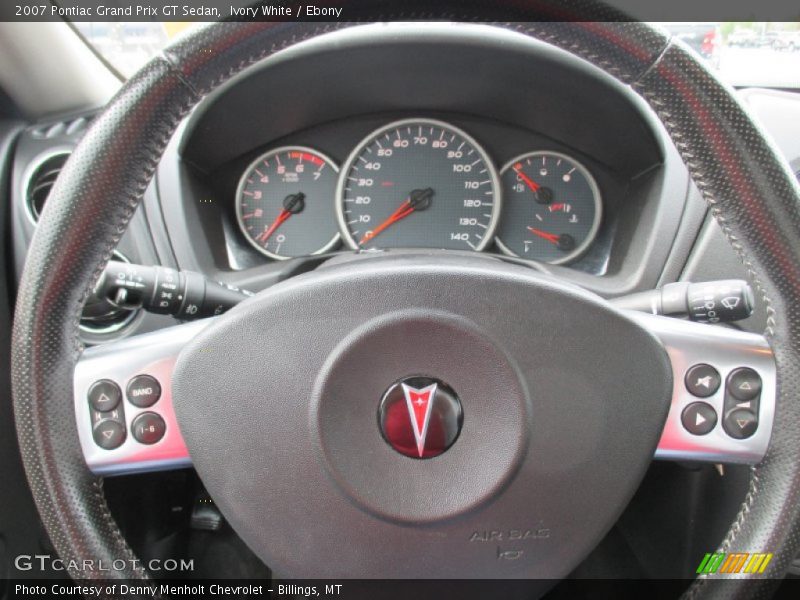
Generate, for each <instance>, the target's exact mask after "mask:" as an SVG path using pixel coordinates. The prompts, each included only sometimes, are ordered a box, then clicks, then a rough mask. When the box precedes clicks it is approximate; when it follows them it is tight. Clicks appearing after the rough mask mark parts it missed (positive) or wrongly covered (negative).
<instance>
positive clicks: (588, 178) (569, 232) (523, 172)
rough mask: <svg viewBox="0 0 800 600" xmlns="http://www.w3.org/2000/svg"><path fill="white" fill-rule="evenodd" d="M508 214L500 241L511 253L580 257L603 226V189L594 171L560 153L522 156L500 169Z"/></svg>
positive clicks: (550, 259)
mask: <svg viewBox="0 0 800 600" xmlns="http://www.w3.org/2000/svg"><path fill="white" fill-rule="evenodd" d="M500 182H501V185H502V186H503V198H504V202H503V214H502V215H501V217H500V224H499V226H498V228H497V238H496V241H497V245H498V246H499V247H500V249H501V250H502V251H503V252H505V253H506V254H508V255H510V256H519V257H522V258H530V259H532V260H538V261H541V262H547V263H550V264H561V263H566V262H569V261H571V260H575V259H576V258H578V257H579V256H580V255H581V254H583V253H584V252H585V251H586V249H587V248H588V247H589V246H590V245H591V243H592V242H593V241H594V238H595V236H596V235H597V230H598V229H599V227H600V218H601V215H602V202H601V199H600V190H599V188H598V187H597V183H596V182H595V180H594V178H593V177H592V175H591V173H589V171H588V170H587V169H586V167H584V166H583V165H582V164H580V163H579V162H578V161H577V160H575V159H574V158H571V157H569V156H567V155H565V154H560V153H558V152H531V153H529V154H524V155H522V156H518V157H517V158H515V159H514V160H512V161H511V162H509V163H508V164H507V165H506V166H505V167H503V169H502V170H501V172H500Z"/></svg>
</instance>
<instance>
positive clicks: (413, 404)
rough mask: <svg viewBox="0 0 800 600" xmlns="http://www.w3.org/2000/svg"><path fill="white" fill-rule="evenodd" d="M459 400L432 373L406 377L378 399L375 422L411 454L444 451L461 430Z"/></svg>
mask: <svg viewBox="0 0 800 600" xmlns="http://www.w3.org/2000/svg"><path fill="white" fill-rule="evenodd" d="M462 421H463V413H462V409H461V401H460V400H459V399H458V396H457V395H456V393H455V392H454V391H453V389H452V388H451V387H450V386H448V385H447V384H445V383H444V382H442V381H439V380H438V379H433V378H431V377H406V378H404V379H402V380H400V381H398V382H395V383H393V384H392V385H391V386H390V387H389V389H388V390H386V393H385V394H384V395H383V398H382V400H381V404H380V408H379V409H378V424H379V425H380V429H381V434H382V435H383V438H384V439H385V440H386V442H387V443H388V444H389V445H390V446H391V447H392V448H394V449H395V450H396V451H397V452H399V453H400V454H403V455H405V456H410V457H411V458H433V457H434V456H439V455H440V454H442V453H443V452H445V451H446V450H447V449H448V448H450V446H452V445H453V442H455V441H456V438H458V434H459V433H460V432H461V424H462Z"/></svg>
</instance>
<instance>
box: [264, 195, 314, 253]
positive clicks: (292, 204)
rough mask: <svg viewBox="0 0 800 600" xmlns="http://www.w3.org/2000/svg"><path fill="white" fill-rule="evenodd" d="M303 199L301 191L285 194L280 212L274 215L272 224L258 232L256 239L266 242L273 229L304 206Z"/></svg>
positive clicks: (304, 196) (304, 197) (273, 231)
mask: <svg viewBox="0 0 800 600" xmlns="http://www.w3.org/2000/svg"><path fill="white" fill-rule="evenodd" d="M305 199H306V195H305V194H304V193H303V192H297V193H296V194H290V195H288V196H286V198H284V200H283V209H281V212H279V213H278V216H277V217H275V220H274V221H273V222H272V225H270V226H269V227H267V228H266V229H265V230H264V231H263V232H262V233H261V234H259V236H258V237H257V238H256V240H258V241H259V242H261V243H262V244H264V243H266V241H267V240H268V239H269V236H271V235H272V234H273V233H275V230H276V229H278V227H280V226H281V225H283V224H284V223H285V222H286V221H287V220H288V219H289V217H291V216H292V215H296V214H297V213H299V212H301V211H302V210H303V209H304V208H305V206H306V203H305Z"/></svg>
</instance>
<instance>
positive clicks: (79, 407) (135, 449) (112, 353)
mask: <svg viewBox="0 0 800 600" xmlns="http://www.w3.org/2000/svg"><path fill="white" fill-rule="evenodd" d="M211 321H212V319H204V320H202V321H197V322H194V323H187V324H185V325H178V326H176V327H169V328H167V329H162V330H160V331H156V332H153V333H147V334H143V335H137V336H135V337H131V338H128V339H125V340H121V341H119V342H114V343H110V344H105V345H102V346H96V347H94V348H89V349H88V350H86V351H85V352H84V353H83V356H82V357H81V359H80V360H79V361H78V364H77V365H76V366H75V378H74V383H73V389H74V399H75V419H76V422H77V426H78V437H79V439H80V443H81V448H82V450H83V456H84V458H85V459H86V464H87V465H88V466H89V469H91V471H92V472H94V473H97V474H98V475H116V474H129V473H139V472H143V471H162V470H168V469H177V468H181V467H188V466H190V465H191V464H192V462H191V459H190V458H189V452H188V450H187V449H186V445H185V444H184V442H183V436H182V435H181V432H180V429H179V427H178V423H177V420H176V418H175V412H174V410H173V408H172V389H171V379H172V370H173V368H174V366H175V361H176V360H177V358H178V354H179V353H180V351H181V350H182V349H183V347H184V346H185V345H186V344H187V343H188V342H189V340H191V339H192V338H193V337H194V336H195V335H197V334H198V333H199V332H200V331H201V330H203V329H204V328H205V327H206V326H207V325H208V324H209V323H210V322H211ZM136 375H152V376H153V377H155V378H156V379H157V380H158V382H159V383H160V384H161V398H160V399H159V400H158V402H156V403H155V404H154V405H153V406H150V407H148V408H137V407H136V406H134V405H133V404H131V403H130V402H129V401H128V399H127V398H126V397H125V390H126V387H127V385H128V382H129V381H130V380H131V379H132V378H133V377H135V376H136ZM98 379H110V380H112V381H114V382H116V384H117V385H119V387H120V389H121V390H122V393H123V399H122V403H123V405H124V412H125V427H126V430H127V436H126V438H125V441H124V442H123V443H122V445H121V446H120V447H119V448H116V449H114V450H103V449H102V448H100V447H99V446H97V444H95V442H94V439H93V437H92V416H91V408H90V406H89V401H88V399H87V393H88V391H89V387H90V386H91V385H92V384H93V383H94V382H95V381H97V380H98ZM143 412H155V413H158V414H159V415H161V417H163V419H164V421H165V422H166V424H167V431H166V434H165V435H164V437H163V438H162V439H161V440H160V441H159V442H157V443H155V444H152V445H145V444H141V443H139V442H137V441H136V440H135V439H134V438H133V435H132V434H131V423H132V422H133V420H134V419H135V418H136V417H137V416H138V415H139V414H141V413H143Z"/></svg>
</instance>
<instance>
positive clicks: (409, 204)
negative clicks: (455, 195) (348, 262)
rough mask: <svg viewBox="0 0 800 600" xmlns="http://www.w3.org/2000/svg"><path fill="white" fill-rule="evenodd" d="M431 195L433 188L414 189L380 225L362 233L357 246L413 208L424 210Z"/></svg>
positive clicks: (408, 213) (409, 212)
mask: <svg viewBox="0 0 800 600" xmlns="http://www.w3.org/2000/svg"><path fill="white" fill-rule="evenodd" d="M432 197H433V190H432V189H431V188H425V189H424V190H414V191H413V192H411V194H409V196H408V198H406V199H405V200H403V202H402V203H401V204H400V206H398V207H397V210H395V211H394V212H393V213H392V214H391V215H389V217H388V218H387V219H386V220H385V221H384V222H383V223H381V224H380V225H378V226H377V227H376V228H375V229H373V230H372V231H368V232H367V233H365V234H364V237H362V238H361V241H360V242H358V245H359V246H363V245H364V244H366V243H367V242H369V241H370V240H372V239H374V238H375V236H377V235H378V234H379V233H381V232H382V231H384V230H385V229H386V228H387V227H390V226H391V225H394V224H395V223H397V222H398V221H399V220H401V219H405V218H406V217H407V216H408V215H410V214H411V213H413V212H414V211H415V210H425V209H426V208H428V207H429V206H430V204H431V198H432Z"/></svg>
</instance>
